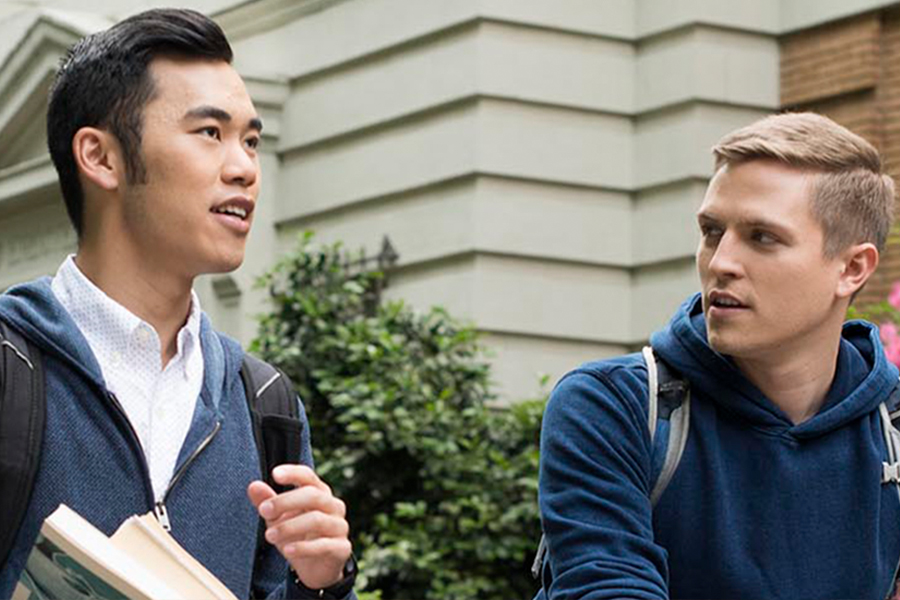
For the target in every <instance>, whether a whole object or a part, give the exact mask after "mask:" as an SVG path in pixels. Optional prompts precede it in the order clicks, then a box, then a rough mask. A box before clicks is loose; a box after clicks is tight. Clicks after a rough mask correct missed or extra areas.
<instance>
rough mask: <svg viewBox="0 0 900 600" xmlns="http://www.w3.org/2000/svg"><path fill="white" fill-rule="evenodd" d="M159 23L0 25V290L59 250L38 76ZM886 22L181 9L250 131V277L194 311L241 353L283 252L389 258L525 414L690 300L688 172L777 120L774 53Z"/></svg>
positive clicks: (789, 1)
mask: <svg viewBox="0 0 900 600" xmlns="http://www.w3.org/2000/svg"><path fill="white" fill-rule="evenodd" d="M161 4H165V3H162V2H147V1H139V0H130V1H128V2H125V3H120V4H116V5H114V6H115V8H112V7H110V6H108V5H104V4H103V3H102V2H99V0H98V1H97V2H94V1H93V0H87V1H86V3H84V4H83V6H82V9H83V10H82V11H79V12H78V13H74V12H66V10H67V8H70V7H69V6H68V5H67V4H66V3H65V2H63V1H62V0H44V2H43V4H42V6H45V7H46V6H49V7H51V8H52V10H51V11H46V10H42V9H39V8H36V7H35V6H34V4H33V3H30V2H29V3H22V2H18V3H9V2H6V3H4V2H0V287H5V286H7V285H10V284H11V283H13V282H15V281H18V280H22V279H25V278H28V277H31V276H34V275H38V274H43V273H48V272H52V269H53V268H54V267H55V265H56V263H57V262H58V261H59V260H60V259H61V257H62V256H63V255H64V254H65V252H67V251H70V250H71V248H72V247H73V244H74V241H73V240H72V239H71V236H70V237H66V235H65V233H64V231H65V227H64V224H65V219H64V214H63V212H62V208H61V205H60V204H58V203H56V201H55V194H56V190H55V184H54V177H53V171H52V167H50V165H49V162H48V160H47V157H46V153H45V152H44V151H43V150H42V144H41V143H40V141H39V140H38V138H39V133H40V129H41V128H42V125H41V123H40V122H39V118H40V117H39V111H37V112H35V111H36V110H37V108H39V107H40V106H41V98H42V96H41V94H42V93H45V91H44V90H45V87H46V86H45V82H46V81H47V79H46V78H47V77H48V74H49V72H50V70H51V69H52V65H53V64H54V63H55V58H56V57H57V56H58V55H59V54H60V53H61V51H62V48H64V47H65V45H66V44H67V43H71V40H74V39H75V38H77V37H78V36H79V35H82V34H83V33H86V32H88V31H91V30H94V29H97V28H100V27H104V26H107V25H108V24H109V23H110V22H113V21H114V20H115V19H117V18H121V17H122V16H124V15H126V14H130V13H131V12H134V11H136V10H139V9H141V8H144V7H146V6H149V5H161ZM885 4H891V3H885V2H874V1H873V0H848V1H842V2H840V3H834V2H831V0H828V1H826V2H821V3H810V2H806V1H805V0H762V1H760V2H742V1H738V0H728V1H722V0H687V1H684V2H669V1H667V0H604V1H603V2H597V1H596V0H559V1H554V2H548V1H546V0H452V1H451V0H257V1H255V2H237V1H230V0H202V1H199V2H195V3H193V6H195V7H197V8H199V9H202V10H205V11H207V12H209V13H211V14H212V15H213V17H214V18H216V19H217V20H218V21H219V22H220V23H222V25H223V27H224V28H225V29H226V32H227V33H228V34H229V37H230V38H231V40H232V42H233V45H234V48H235V53H236V61H235V65H236V67H237V68H238V70H239V71H240V72H241V73H242V74H243V75H244V76H245V79H246V80H247V82H248V87H249V89H250V92H251V95H252V96H253V98H254V101H255V102H256V104H257V106H258V108H259V110H260V112H261V114H262V116H263V118H264V120H265V124H266V127H265V135H264V140H263V146H262V151H263V168H264V182H265V183H264V186H263V191H262V195H261V197H260V204H259V209H258V212H257V218H256V223H255V230H254V232H253V234H252V235H251V239H250V246H249V251H248V259H247V262H246V264H245V265H244V266H243V267H242V268H241V269H239V270H238V271H237V272H235V273H233V274H230V275H225V276H216V277H207V278H203V279H202V280H201V281H200V282H199V283H198V291H199V293H200V294H201V298H202V301H203V304H204V306H205V308H206V309H207V310H208V312H209V313H210V314H211V315H212V317H213V319H214V320H215V322H216V324H217V325H218V326H219V327H221V328H223V329H225V330H226V331H228V332H230V333H232V334H233V335H235V336H236V337H238V338H239V339H241V340H243V341H248V340H249V339H251V338H252V336H253V333H254V330H255V325H254V320H253V315H255V314H256V313H259V312H261V311H262V310H264V309H265V307H266V299H265V296H264V293H263V292H262V291H260V290H255V289H253V286H252V283H253V281H254V279H255V277H256V276H257V275H259V274H260V273H261V272H262V271H263V270H264V269H266V268H267V267H269V266H270V265H272V264H273V263H274V261H275V260H276V259H277V257H278V255H279V254H280V253H282V252H285V251H286V250H287V249H289V248H290V247H291V246H292V245H293V243H294V240H295V239H296V236H297V234H298V233H299V232H301V231H303V230H305V229H315V230H316V231H317V232H318V236H319V238H320V239H323V240H326V241H328V240H336V239H341V240H343V241H344V242H345V243H346V244H347V245H348V246H349V247H351V248H357V247H360V246H366V247H367V248H369V249H370V250H371V251H375V250H376V249H377V248H378V246H379V244H380V242H381V240H382V238H383V236H385V235H388V236H390V238H391V240H392V241H393V243H394V245H395V247H396V248H397V250H398V251H399V253H400V255H401V260H400V264H399V267H398V269H397V271H396V272H395V273H394V275H393V277H392V280H391V285H390V288H389V290H388V294H389V295H390V296H391V297H399V298H404V299H406V300H408V301H409V302H410V303H411V304H412V305H413V306H415V307H417V308H420V309H425V308H427V307H428V306H431V305H442V306H445V307H446V308H448V309H449V310H450V311H451V312H452V313H453V314H455V315H457V316H460V317H462V318H464V319H468V320H470V321H472V322H474V323H476V324H477V326H478V327H479V328H480V329H481V330H482V331H484V332H485V334H486V338H485V339H486V341H487V342H488V344H489V345H490V347H491V348H492V351H493V353H494V358H493V359H492V360H493V361H494V363H495V366H496V369H495V373H496V379H497V384H498V389H499V390H500V392H501V394H502V395H503V397H504V398H506V399H515V398H521V397H527V396H531V395H534V394H535V393H537V392H538V385H537V381H538V377H539V375H540V374H547V375H549V377H550V379H551V381H553V380H555V379H556V378H558V377H559V376H560V375H561V374H562V373H563V372H564V371H565V370H567V369H569V368H571V367H572V366H574V365H576V364H577V363H579V362H581V361H583V360H587V359H591V358H598V357H604V356H610V355H614V354H617V353H621V352H623V351H628V350H631V349H633V348H635V347H636V346H637V345H640V344H641V343H642V342H643V341H644V340H646V338H647V336H648V335H649V333H650V332H651V331H652V330H653V329H655V328H657V327H659V326H661V325H663V324H664V323H665V322H666V320H667V319H668V317H669V315H670V313H671V312H672V310H673V309H674V308H675V306H677V305H678V304H679V303H680V302H681V301H682V300H683V299H684V298H685V297H686V296H687V295H688V294H689V293H690V292H691V291H693V290H694V289H695V288H696V285H697V284H696V276H695V274H694V267H693V252H694V247H695V245H696V233H695V229H696V226H695V224H694V218H693V212H694V210H695V208H696V206H697V205H698V204H699V202H700V200H701V198H702V195H703V192H704V189H705V185H706V181H707V179H708V177H709V175H710V171H711V160H710V157H709V154H708V149H709V147H710V146H711V145H712V144H713V143H714V142H715V140H716V139H718V138H719V137H720V136H721V135H722V134H723V133H725V132H727V131H729V130H731V129H733V128H735V127H738V126H741V125H744V124H746V123H748V122H750V121H752V120H754V119H756V118H757V117H759V116H762V115H764V114H766V113H768V112H770V111H772V110H776V109H777V108H778V107H779V106H780V105H781V98H780V92H779V85H780V77H779V68H780V67H779V65H780V63H779V41H780V38H779V36H780V35H781V34H782V33H784V32H785V31H795V30H801V29H803V28H809V27H812V26H815V25H818V24H820V23H822V22H826V23H827V22H833V21H835V20H842V19H845V18H847V17H850V18H853V17H854V15H858V14H860V13H864V12H865V11H870V10H872V9H873V8H878V7H880V6H883V5H885ZM189 5H191V4H190V3H189ZM861 18H863V19H864V18H865V17H861ZM860 22H862V21H860ZM854 23H856V21H854ZM859 27H860V28H861V29H860V31H861V33H858V34H855V35H861V36H863V37H865V35H866V34H865V31H868V30H866V29H865V25H859ZM854 31H855V30H854ZM861 52H863V53H864V54H865V52H869V53H870V54H871V51H870V50H864V51H862V50H861ZM870 54H866V55H865V56H866V57H869V56H870ZM861 60H862V59H861ZM865 60H871V59H870V58H866V59H865ZM865 60H863V63H864V64H869V63H866V62H865ZM857 62H858V61H857ZM854 64H855V63H854ZM821 68H825V65H823V66H822V67H821ZM841 75H844V73H843V72H842V73H841ZM859 77H863V75H859ZM801 79H802V78H801ZM841 81H843V80H841ZM853 81H855V80H853ZM4 82H6V83H5V84H4ZM796 85H801V84H796ZM828 85H835V86H837V85H850V86H855V85H860V84H859V83H854V82H849V83H846V82H845V83H831V80H830V79H829V84H828ZM801 87H802V86H801ZM792 93H793V92H792Z"/></svg>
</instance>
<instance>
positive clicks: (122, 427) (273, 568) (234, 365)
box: [0, 278, 312, 598]
mask: <svg viewBox="0 0 900 600" xmlns="http://www.w3.org/2000/svg"><path fill="white" fill-rule="evenodd" d="M0 319H3V320H4V321H5V322H7V323H8V324H9V325H10V326H12V327H14V328H15V329H17V330H18V331H19V332H21V333H22V334H23V335H24V336H26V337H27V338H28V339H30V340H31V341H32V342H34V343H35V344H36V345H37V346H38V347H40V349H41V351H42V353H43V357H44V367H45V380H46V397H47V413H46V428H45V433H44V440H43V446H42V450H41V461H40V467H39V469H38V472H37V477H36V480H35V485H34V490H33V493H32V496H31V502H30V504H29V506H28V510H27V512H26V514H25V519H24V522H23V524H22V526H21V528H20V529H19V532H18V535H17V537H16V541H15V545H14V547H13V550H12V552H11V553H10V556H9V559H8V560H7V562H6V564H4V565H2V566H0V598H9V597H10V596H11V595H12V592H13V589H14V588H15V585H16V581H17V580H18V577H19V574H20V572H21V570H22V568H23V567H24V565H25V562H26V560H27V558H28V554H29V552H30V550H31V547H32V544H33V543H34V541H35V538H36V537H37V534H38V531H39V530H40V527H41V523H42V522H43V520H44V519H45V518H46V517H47V516H48V515H49V514H50V513H52V512H53V511H54V510H55V509H56V507H57V506H58V505H59V504H60V503H65V504H67V505H68V506H70V507H71V508H72V509H74V510H75V511H77V512H78V513H80V514H81V515H82V516H84V517H85V518H86V519H87V520H88V521H90V522H91V523H92V524H93V525H94V526H96V527H97V528H98V529H100V530H101V531H103V532H104V533H105V534H107V535H110V534H112V533H113V532H114V531H115V530H116V529H117V528H118V526H119V525H120V524H121V523H122V522H123V521H124V520H125V519H126V518H128V517H129V516H131V515H135V514H137V515H140V514H144V513H147V512H149V511H151V510H153V508H154V498H153V491H152V487H151V483H150V476H149V472H148V469H147V464H146V459H145V457H144V454H143V450H142V449H141V445H140V442H139V441H138V439H137V436H136V435H135V433H134V431H133V429H132V428H131V425H130V424H129V422H128V420H127V418H126V417H125V414H124V413H123V412H122V410H121V409H120V408H119V407H118V406H117V403H116V402H115V401H114V400H113V398H112V397H111V395H110V394H109V392H108V391H107V389H106V385H105V383H104V381H103V376H102V374H101V371H100V366H99V364H98V363H97V360H96V358H95V357H94V354H93V353H92V352H91V349H90V347H89V346H88V343H87V340H85V338H84V336H83V335H82V334H81V332H80V331H79V330H78V328H77V326H76V325H75V322H74V321H73V320H72V318H71V316H69V314H68V312H66V310H65V309H64V308H63V307H62V305H61V304H60V303H59V302H58V301H57V299H56V297H55V296H54V295H53V292H52V291H51V288H50V279H49V278H44V279H41V280H38V281H36V282H33V283H29V284H25V285H22V286H17V287H14V288H12V289H10V290H9V291H8V292H7V293H6V294H4V295H2V296H0ZM200 340H201V344H202V346H203V357H204V381H203V387H202V391H201V393H200V398H199V400H198V401H197V405H196V409H195V411H194V416H193V420H192V422H191V426H190V430H189V431H188V434H187V438H186V439H185V443H184V446H183V447H182V449H181V452H180V454H179V457H178V462H177V464H176V468H175V473H176V475H175V476H174V477H173V483H172V485H171V486H170V488H169V491H168V492H167V494H166V497H165V506H166V508H167V512H168V516H169V519H170V522H171V525H172V535H173V536H174V537H175V539H176V540H178V542H179V543H180V544H181V545H182V546H183V547H184V548H185V549H186V550H187V551H188V552H190V553H191V554H192V555H194V556H195V557H196V558H197V559H198V560H200V562H202V563H203V564H204V565H205V566H206V567H207V568H208V569H209V570H210V571H211V572H212V573H213V574H214V575H215V576H216V577H218V578H219V579H220V580H221V581H222V582H223V583H224V584H225V585H226V586H228V588H229V589H230V590H231V591H232V592H233V593H234V594H235V595H236V596H237V597H238V598H248V597H249V596H250V591H251V583H252V585H253V588H254V589H257V590H260V591H262V592H263V593H265V594H267V595H271V596H274V597H283V596H284V595H285V594H286V593H289V589H288V586H287V584H286V581H287V563H286V562H285V561H284V559H283V558H282V557H281V556H280V555H279V554H278V552H277V550H276V549H275V548H274V547H271V546H269V547H268V549H267V550H266V551H265V552H264V553H263V554H264V556H263V557H262V558H261V559H260V562H259V564H258V565H256V567H255V572H254V553H255V549H256V543H257V526H258V523H259V521H258V516H257V514H256V511H255V509H254V508H253V505H252V504H251V503H250V501H249V499H248V498H247V493H246V490H247V486H248V485H249V483H250V482H251V481H253V480H255V479H259V478H260V467H259V458H258V456H259V455H258V454H257V450H256V444H255V442H254V438H253V432H252V428H251V422H250V415H249V411H248V409H247V401H246V397H245V394H244V388H243V384H242V382H241V378H240V368H241V362H242V360H243V351H242V349H241V347H240V346H239V345H238V343H237V342H235V341H234V340H231V339H229V338H227V337H225V336H222V335H220V334H218V333H216V332H215V331H213V330H212V328H211V326H210V323H209V320H208V319H207V318H206V316H205V315H204V316H203V318H202V321H201V326H200ZM301 415H302V407H301ZM302 418H303V437H304V439H303V440H302V446H301V447H302V450H301V456H299V457H297V458H298V460H299V461H300V462H302V463H304V464H310V465H311V464H312V456H311V451H310V447H309V430H308V425H307V423H306V417H305V415H302ZM182 469H183V470H182ZM251 580H252V581H251Z"/></svg>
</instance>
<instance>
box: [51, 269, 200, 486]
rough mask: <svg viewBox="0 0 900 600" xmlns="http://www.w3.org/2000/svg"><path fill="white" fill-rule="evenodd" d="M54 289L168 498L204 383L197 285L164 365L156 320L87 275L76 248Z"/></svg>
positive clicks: (152, 478) (154, 481) (153, 478)
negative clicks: (120, 300) (171, 354)
mask: <svg viewBox="0 0 900 600" xmlns="http://www.w3.org/2000/svg"><path fill="white" fill-rule="evenodd" d="M52 290H53V293H54V295H55V296H56V297H57V298H58V299H59V301H60V303H61V304H62V305H63V306H64V307H65V309H66V310H67V311H68V312H69V314H70V315H71V316H72V319H73V320H74V321H75V324H76V325H77V326H78V329H80V330H81V332H82V334H84V337H85V339H87V342H88V344H89V345H90V347H91V350H92V351H93V353H94V355H95V356H96V357H97V362H98V363H99V364H100V370H101V371H102V372H103V379H104V380H105V381H106V385H107V388H108V389H109V391H110V392H112V393H113V394H114V395H115V396H116V399H117V400H118V401H119V403H120V404H121V405H122V409H123V410H124V411H125V415H126V416H127V417H128V420H129V421H130V422H131V425H132V427H133V428H134V431H135V433H137V437H138V439H139V440H140V442H141V446H142V447H143V449H144V455H145V456H146V458H147V465H148V467H149V469H150V481H151V484H152V485H153V493H154V496H155V497H156V499H157V500H158V501H159V500H162V498H163V496H164V495H165V492H166V489H167V488H168V485H169V482H170V481H171V479H172V475H173V472H174V470H175V463H176V461H177V459H178V453H179V452H180V451H181V446H182V445H183V444H184V440H185V437H186V436H187V432H188V429H189V427H190V424H191V419H192V418H193V414H194V407H195V405H196V403H197V399H198V397H199V395H200V389H201V387H202V386H203V350H202V348H201V345H200V314H201V311H200V302H199V300H198V298H197V295H196V294H195V293H194V292H193V291H192V292H191V309H190V313H189V315H188V319H187V322H186V323H185V325H184V326H183V327H182V328H181V330H180V331H179V332H178V335H177V338H176V343H177V353H176V354H175V356H174V357H173V358H172V359H171V360H170V361H169V363H168V364H167V365H166V366H165V368H163V366H162V347H161V343H160V340H159V335H157V333H156V330H155V329H154V328H153V326H152V325H150V324H149V323H147V322H146V321H143V320H141V319H140V318H139V317H137V316H136V315H134V314H133V313H132V312H130V311H129V310H128V309H126V308H125V307H124V306H122V305H121V304H119V303H117V302H116V301H114V300H113V299H112V298H110V297H109V296H107V295H106V294H105V293H104V292H103V291H102V290H101V289H100V288H98V287H97V286H96V285H94V284H93V283H92V282H91V281H90V280H89V279H88V278H87V277H85V275H84V274H83V273H82V272H81V271H80V270H79V269H78V266H77V265H76V264H75V260H74V255H72V256H69V257H68V258H67V259H66V260H65V261H64V262H63V264H62V265H61V266H60V267H59V270H58V271H57V273H56V276H55V277H54V278H53V282H52Z"/></svg>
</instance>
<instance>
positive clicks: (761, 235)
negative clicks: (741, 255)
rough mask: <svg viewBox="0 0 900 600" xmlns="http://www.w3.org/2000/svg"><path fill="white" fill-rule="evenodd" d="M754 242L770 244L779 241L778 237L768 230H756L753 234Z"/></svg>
mask: <svg viewBox="0 0 900 600" xmlns="http://www.w3.org/2000/svg"><path fill="white" fill-rule="evenodd" d="M752 239H753V241H754V242H757V243H759V244H763V245H765V246H768V245H770V244H775V243H777V242H778V238H777V237H775V236H774V235H772V234H771V233H769V232H767V231H754V232H753V235H752Z"/></svg>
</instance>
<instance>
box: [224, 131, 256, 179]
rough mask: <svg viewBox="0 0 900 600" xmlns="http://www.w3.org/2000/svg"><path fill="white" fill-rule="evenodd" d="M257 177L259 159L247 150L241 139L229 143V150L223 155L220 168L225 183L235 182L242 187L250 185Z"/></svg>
mask: <svg viewBox="0 0 900 600" xmlns="http://www.w3.org/2000/svg"><path fill="white" fill-rule="evenodd" d="M258 178H259V161H258V160H257V158H256V156H255V155H254V154H253V153H251V152H249V151H248V150H247V148H246V147H245V146H244V143H243V141H241V142H239V143H234V144H229V150H228V153H227V155H226V157H225V164H224V166H223V169H222V179H224V180H225V182H226V183H237V184H240V185H242V186H244V187H250V186H252V185H253V184H255V183H256V180H257V179H258Z"/></svg>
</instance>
